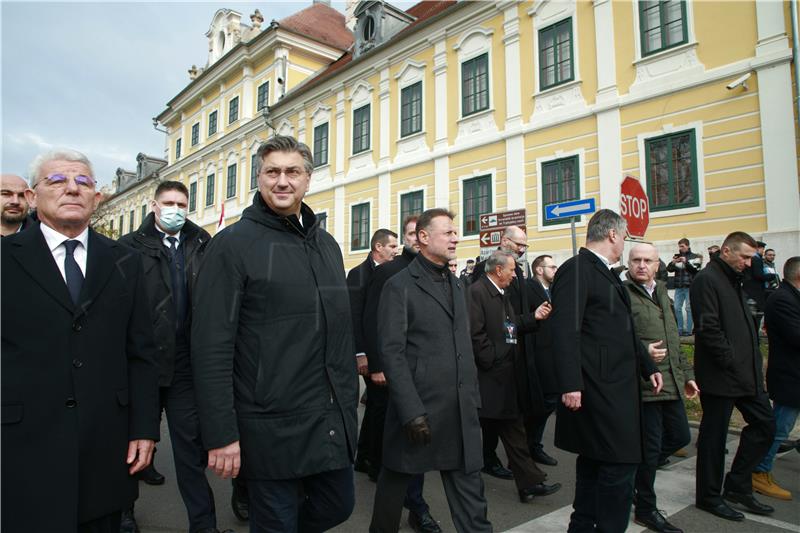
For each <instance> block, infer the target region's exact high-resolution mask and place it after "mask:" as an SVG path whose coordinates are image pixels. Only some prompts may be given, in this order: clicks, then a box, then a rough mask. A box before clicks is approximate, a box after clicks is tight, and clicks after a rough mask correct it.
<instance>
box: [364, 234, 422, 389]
mask: <svg viewBox="0 0 800 533" xmlns="http://www.w3.org/2000/svg"><path fill="white" fill-rule="evenodd" d="M415 257H416V253H414V252H411V251H410V250H409V249H408V248H407V247H403V253H401V254H400V255H398V256H396V257H395V258H394V259H393V260H391V261H388V262H386V263H383V264H381V265H378V267H377V268H375V271H374V272H373V273H372V276H371V277H370V279H369V283H367V288H366V291H365V293H364V300H365V301H364V314H363V318H362V320H361V324H362V326H363V328H364V329H363V333H364V346H365V348H366V353H367V362H368V364H369V371H370V372H372V373H375V372H383V364H382V363H381V358H380V351H379V350H378V304H379V303H380V301H381V293H382V292H383V287H384V285H386V282H387V281H389V279H390V278H391V277H392V276H394V275H395V274H397V273H398V272H400V271H401V270H405V269H406V268H408V265H410V264H411V261H413V260H414V258H415Z"/></svg>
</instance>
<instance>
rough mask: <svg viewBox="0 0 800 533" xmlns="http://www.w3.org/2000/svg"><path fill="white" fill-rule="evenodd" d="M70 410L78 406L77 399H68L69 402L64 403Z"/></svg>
mask: <svg viewBox="0 0 800 533" xmlns="http://www.w3.org/2000/svg"><path fill="white" fill-rule="evenodd" d="M64 405H66V406H67V407H68V408H70V409H72V408H73V407H76V406H77V405H78V402H77V400H75V398H67V401H66V402H65V403H64Z"/></svg>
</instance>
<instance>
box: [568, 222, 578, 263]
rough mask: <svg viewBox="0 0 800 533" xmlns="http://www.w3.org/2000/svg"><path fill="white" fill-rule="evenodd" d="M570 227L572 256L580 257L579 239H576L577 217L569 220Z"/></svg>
mask: <svg viewBox="0 0 800 533" xmlns="http://www.w3.org/2000/svg"><path fill="white" fill-rule="evenodd" d="M569 227H570V230H572V255H573V256H575V255H578V239H577V238H576V237H575V217H572V218H570V219H569Z"/></svg>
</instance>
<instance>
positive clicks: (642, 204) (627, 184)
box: [619, 176, 650, 239]
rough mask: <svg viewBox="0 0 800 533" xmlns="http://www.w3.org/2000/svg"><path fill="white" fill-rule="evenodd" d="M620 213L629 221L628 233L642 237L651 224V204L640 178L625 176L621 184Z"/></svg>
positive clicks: (638, 237)
mask: <svg viewBox="0 0 800 533" xmlns="http://www.w3.org/2000/svg"><path fill="white" fill-rule="evenodd" d="M619 214H620V215H622V216H623V217H624V218H625V220H627V221H628V235H630V236H631V237H634V238H637V239H642V238H644V233H645V232H646V231H647V225H648V224H650V204H649V202H648V200H647V194H645V192H644V189H642V184H641V183H639V180H637V179H636V178H632V177H631V176H625V179H624V180H622V185H621V186H620V197H619Z"/></svg>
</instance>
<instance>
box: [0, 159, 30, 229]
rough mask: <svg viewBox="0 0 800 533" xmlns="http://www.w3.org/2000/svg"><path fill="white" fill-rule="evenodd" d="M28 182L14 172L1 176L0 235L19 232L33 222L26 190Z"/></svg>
mask: <svg viewBox="0 0 800 533" xmlns="http://www.w3.org/2000/svg"><path fill="white" fill-rule="evenodd" d="M26 190H28V184H27V183H25V180H24V179H22V178H21V177H19V176H16V175H14V174H3V175H1V176H0V235H1V236H3V237H5V236H7V235H13V234H15V233H18V232H20V231H22V230H24V229H25V228H26V226H29V225H30V224H31V222H32V221H31V219H30V218H29V216H28V201H27V200H26V199H25V191H26Z"/></svg>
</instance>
